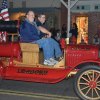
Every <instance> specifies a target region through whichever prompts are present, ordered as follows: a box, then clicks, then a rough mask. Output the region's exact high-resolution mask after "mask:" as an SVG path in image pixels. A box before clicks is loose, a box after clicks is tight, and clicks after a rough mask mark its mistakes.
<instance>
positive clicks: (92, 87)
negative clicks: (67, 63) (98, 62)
mask: <svg viewBox="0 0 100 100" xmlns="http://www.w3.org/2000/svg"><path fill="white" fill-rule="evenodd" d="M74 82H75V84H74V90H75V93H76V94H77V95H78V96H79V97H80V98H81V99H82V100H100V66H95V65H90V66H85V67H84V68H82V69H80V71H78V73H77V74H76V77H75V81H74Z"/></svg>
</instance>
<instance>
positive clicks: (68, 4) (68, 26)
mask: <svg viewBox="0 0 100 100" xmlns="http://www.w3.org/2000/svg"><path fill="white" fill-rule="evenodd" d="M60 2H61V3H62V4H63V5H64V6H65V7H66V8H67V9H68V14H67V22H68V23H67V44H69V31H70V12H71V8H72V7H73V6H74V5H75V4H76V3H77V2H78V0H74V1H73V2H72V3H71V0H68V1H67V3H66V2H65V1H64V0H60Z"/></svg>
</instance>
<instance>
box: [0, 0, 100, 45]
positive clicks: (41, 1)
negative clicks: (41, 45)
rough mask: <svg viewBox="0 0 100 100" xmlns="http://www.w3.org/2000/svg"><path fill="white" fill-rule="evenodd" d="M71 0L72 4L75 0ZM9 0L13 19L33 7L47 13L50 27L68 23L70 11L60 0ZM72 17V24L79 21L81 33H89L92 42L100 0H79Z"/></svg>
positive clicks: (98, 22) (21, 17)
mask: <svg viewBox="0 0 100 100" xmlns="http://www.w3.org/2000/svg"><path fill="white" fill-rule="evenodd" d="M1 1H2V0H1ZM1 1H0V4H1ZM70 1H71V4H72V2H74V1H75V0H70ZM8 2H9V13H10V19H11V20H18V19H23V16H25V12H26V11H28V10H30V9H31V10H33V11H34V12H35V13H36V14H38V13H41V12H43V13H46V15H47V23H48V26H49V27H50V28H52V27H55V28H57V29H58V28H59V29H61V27H62V25H63V24H66V25H67V12H68V11H67V8H66V7H65V6H64V5H63V4H62V3H61V2H60V0H8ZM64 2H66V4H67V2H68V0H64ZM70 18H71V22H70V23H71V24H72V23H74V22H75V23H77V25H78V31H79V35H80V34H81V33H82V32H83V35H88V41H89V43H92V42H93V38H94V35H95V34H96V32H97V27H98V25H99V24H100V0H78V1H77V3H76V4H75V5H74V6H73V7H72V8H71V17H70ZM66 27H67V26H66ZM79 37H80V38H79V40H78V42H79V43H80V42H81V39H82V36H79Z"/></svg>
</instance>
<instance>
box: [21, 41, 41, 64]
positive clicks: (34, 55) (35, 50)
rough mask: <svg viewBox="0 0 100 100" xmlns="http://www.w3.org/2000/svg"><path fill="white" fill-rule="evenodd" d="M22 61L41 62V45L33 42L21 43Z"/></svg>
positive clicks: (28, 62) (29, 62)
mask: <svg viewBox="0 0 100 100" xmlns="http://www.w3.org/2000/svg"><path fill="white" fill-rule="evenodd" d="M20 47H21V51H22V61H23V63H25V64H33V65H34V64H38V63H39V45H38V44H33V43H20Z"/></svg>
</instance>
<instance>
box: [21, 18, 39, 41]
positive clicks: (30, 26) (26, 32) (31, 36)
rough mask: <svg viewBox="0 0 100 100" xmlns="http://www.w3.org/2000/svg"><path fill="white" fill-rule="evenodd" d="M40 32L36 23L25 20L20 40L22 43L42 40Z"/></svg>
mask: <svg viewBox="0 0 100 100" xmlns="http://www.w3.org/2000/svg"><path fill="white" fill-rule="evenodd" d="M39 35H40V34H39V30H38V29H37V26H36V25H34V23H30V22H29V21H27V20H25V21H24V22H23V23H22V24H21V26H20V39H21V41H22V42H33V41H36V40H39V39H40V36H39Z"/></svg>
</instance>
